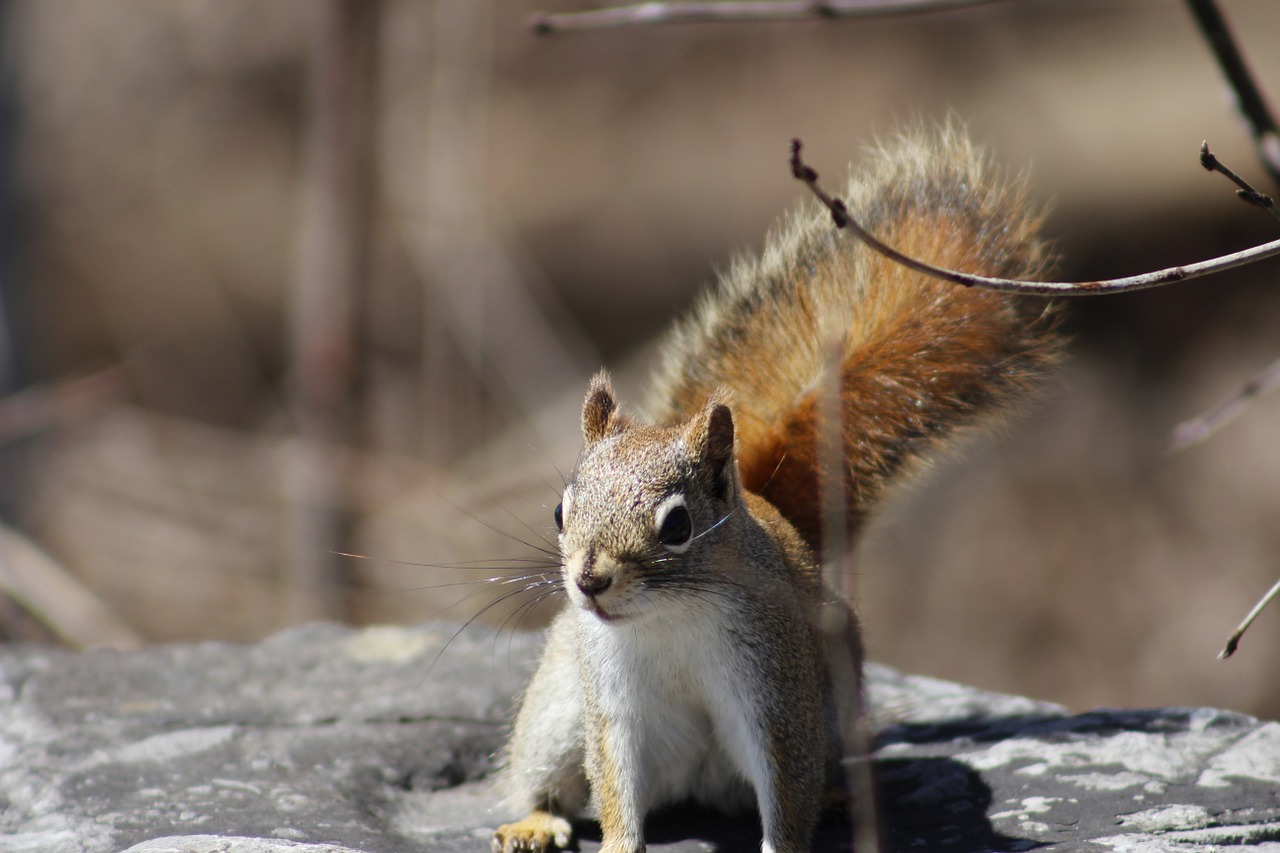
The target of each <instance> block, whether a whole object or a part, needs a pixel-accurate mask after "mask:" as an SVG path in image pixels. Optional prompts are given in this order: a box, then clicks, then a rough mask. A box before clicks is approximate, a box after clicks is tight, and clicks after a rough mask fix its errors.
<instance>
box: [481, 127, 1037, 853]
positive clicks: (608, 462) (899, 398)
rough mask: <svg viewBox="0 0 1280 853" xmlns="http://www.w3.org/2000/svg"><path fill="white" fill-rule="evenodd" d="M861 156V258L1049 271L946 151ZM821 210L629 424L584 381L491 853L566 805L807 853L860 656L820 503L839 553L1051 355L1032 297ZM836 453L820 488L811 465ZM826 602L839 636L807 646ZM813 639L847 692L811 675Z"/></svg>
mask: <svg viewBox="0 0 1280 853" xmlns="http://www.w3.org/2000/svg"><path fill="white" fill-rule="evenodd" d="M872 161H873V162H872V165H871V168H870V169H869V170H868V172H867V174H866V175H865V176H863V177H855V178H853V179H851V183H850V186H849V190H848V192H847V194H846V196H845V197H846V199H847V200H848V205H849V209H850V210H851V211H852V212H853V213H854V214H855V215H856V216H857V217H858V218H859V221H860V222H861V223H862V224H863V225H864V227H866V228H868V229H869V230H870V231H872V232H873V233H875V234H877V235H878V236H879V237H880V238H881V239H883V240H884V241H885V242H887V243H889V244H891V245H893V246H895V247H896V248H898V249H899V250H900V251H903V252H905V253H907V254H909V255H911V256H913V257H918V258H921V259H924V260H929V261H931V262H933V263H935V264H939V265H942V266H946V267H950V268H953V269H958V270H962V271H968V272H979V273H984V274H987V275H995V276H1002V277H1006V278H1024V279H1025V278H1031V277H1036V276H1039V275H1042V274H1044V273H1045V272H1046V271H1047V268H1048V264H1049V260H1050V255H1049V252H1048V251H1047V249H1046V247H1045V244H1044V243H1043V242H1042V240H1041V239H1040V238H1039V237H1038V230H1039V226H1040V223H1041V219H1042V216H1041V215H1040V214H1039V213H1038V212H1034V211H1031V210H1029V205H1028V203H1027V201H1026V198H1025V191H1024V189H1023V186H1022V184H1021V183H1019V182H1017V181H1011V180H1008V179H1006V178H1004V177H1003V176H1002V175H999V174H996V172H997V171H998V170H996V169H994V168H993V167H992V166H991V165H990V163H989V162H988V161H987V160H986V159H985V157H984V156H983V155H981V154H980V153H979V152H978V151H977V150H976V148H975V146H974V145H973V144H972V143H971V142H969V141H968V140H967V138H966V137H965V136H964V134H963V133H961V132H960V131H958V130H956V129H955V128H953V127H951V126H947V127H944V128H942V129H940V130H938V131H934V132H925V131H916V132H914V133H910V134H906V135H903V136H902V137H899V138H898V139H897V140H896V142H895V143H894V144H890V145H887V146H882V147H881V148H879V149H878V150H877V151H876V152H874V154H873V156H872ZM824 214H825V211H824V210H821V209H818V208H816V207H814V206H810V207H808V208H805V209H802V210H801V211H799V212H797V213H794V214H792V215H791V216H790V217H789V218H788V219H787V220H786V221H784V223H783V224H782V226H781V227H780V228H779V229H777V230H776V231H775V233H773V234H772V235H771V236H770V238H769V239H768V241H767V245H766V248H765V250H764V252H763V255H762V256H761V257H759V258H757V259H741V260H738V261H736V262H735V263H734V264H733V265H732V267H731V268H730V269H729V271H728V272H727V274H725V275H722V276H721V278H720V281H719V284H718V286H717V287H715V288H714V289H713V290H712V291H711V292H710V293H709V294H708V295H707V296H706V297H704V299H703V301H702V302H701V304H700V305H699V306H697V308H696V309H695V310H694V311H693V312H692V314H691V315H690V316H689V317H687V318H686V319H684V320H683V321H682V322H680V323H679V324H678V325H677V326H676V328H675V329H674V331H673V332H672V333H671V335H670V337H669V338H667V340H666V343H665V345H664V346H663V354H664V357H665V362H664V363H663V365H662V366H661V368H660V369H659V370H658V373H657V377H656V380H655V383H654V391H653V397H652V404H651V406H650V409H649V412H650V417H649V419H648V420H642V419H640V418H637V417H635V416H633V415H630V414H628V413H625V412H624V411H622V409H621V408H620V406H619V404H618V401H617V397H616V395H615V394H614V391H613V389H612V386H611V384H610V380H609V376H608V374H607V373H605V372H604V371H601V372H600V373H599V374H597V375H596V376H595V378H594V379H592V381H591V383H590V387H589V389H588V391H587V395H586V400H585V402H584V404H583V408H582V434H583V445H584V446H583V450H582V453H581V455H580V457H579V459H578V462H577V465H576V468H575V469H574V471H573V472H572V474H571V476H569V478H568V482H567V483H566V485H565V487H564V492H563V496H562V501H561V503H560V505H558V506H557V507H556V508H555V513H554V516H555V523H556V527H557V528H558V530H559V546H560V552H561V559H562V576H563V577H562V580H563V587H564V590H565V591H566V593H567V601H566V603H565V605H564V607H563V609H562V610H561V611H560V613H559V614H558V615H557V616H556V617H555V619H554V620H553V622H552V624H551V627H550V629H549V632H548V637H547V641H546V646H545V648H544V650H543V653H542V657H541V659H540V662H539V664H538V667H537V669H536V671H535V673H534V675H533V677H532V680H531V682H530V684H529V686H528V688H527V690H526V692H525V694H524V696H523V699H522V702H521V706H520V709H519V712H518V714H517V717H516V720H515V726H514V730H513V732H512V735H511V738H510V742H509V744H508V747H507V750H506V754H505V767H504V769H503V774H504V784H505V787H506V790H507V793H508V796H509V799H510V800H511V801H512V803H513V805H517V806H519V807H521V808H523V809H524V810H526V811H527V812H528V816H527V817H526V818H524V819H523V820H520V821H517V822H515V823H511V824H507V825H504V826H501V827H500V828H499V829H498V830H497V831H496V833H495V834H494V838H493V849H494V850H495V851H497V853H516V851H521V853H523V851H539V852H540V851H545V850H552V849H556V848H561V849H563V848H566V847H568V846H569V845H570V844H571V843H572V825H571V823H570V821H571V820H573V819H574V818H575V817H577V816H579V815H581V814H582V812H583V811H584V809H585V808H586V807H587V806H588V805H589V804H590V805H593V806H594V808H595V812H596V814H597V816H598V819H599V823H600V828H601V832H602V838H603V847H602V850H604V851H607V853H638V851H642V850H644V849H645V843H644V836H643V823H644V818H645V816H646V814H648V813H649V812H650V811H651V810H653V809H655V808H657V807H659V806H661V805H663V804H667V803H672V802H680V801H690V800H691V801H694V802H696V803H700V804H705V805H707V806H710V807H714V808H716V809H720V810H724V811H727V812H733V811H736V810H740V809H747V810H749V809H750V807H751V806H752V805H754V806H755V807H756V808H757V809H758V811H759V816H760V822H761V827H762V830H763V843H762V847H761V850H762V851H764V853H774V851H777V853H783V851H787V852H788V853H797V851H807V850H808V849H809V847H810V844H811V842H812V836H813V832H814V830H815V827H816V825H817V822H818V818H819V815H820V812H821V810H822V807H823V804H824V797H825V796H826V795H827V793H828V792H830V791H831V790H832V789H833V787H834V788H836V789H838V788H839V785H840V782H841V781H842V776H841V772H842V770H841V765H840V762H841V759H842V756H841V754H840V738H839V736H838V733H839V728H838V726H839V721H838V719H837V717H838V715H837V712H836V707H837V702H838V700H839V698H840V694H841V691H854V692H857V693H858V694H859V695H860V691H861V665H862V659H863V649H862V643H861V639H860V634H859V629H858V627H857V620H856V616H855V615H854V611H853V609H852V607H851V605H850V604H849V603H848V602H847V601H845V600H844V599H843V598H842V597H841V596H839V595H838V594H837V593H836V592H835V591H833V590H830V589H828V588H826V586H825V584H824V581H823V576H822V572H821V568H820V556H822V555H824V551H823V547H824V541H823V540H824V532H827V531H825V530H824V504H823V501H824V498H823V494H824V492H823V490H824V487H825V488H826V489H827V491H828V493H830V492H833V491H835V488H834V483H835V482H838V481H841V480H842V481H843V495H842V500H843V508H844V518H843V524H844V525H845V529H844V530H843V531H838V532H839V533H841V534H843V535H844V537H845V538H844V540H843V541H844V542H847V543H851V542H853V541H854V539H855V537H856V534H857V533H858V531H859V530H860V528H861V527H862V526H863V524H864V522H865V520H866V518H867V515H868V513H869V512H870V511H871V509H872V508H873V507H874V506H875V504H876V503H877V500H878V499H879V498H880V497H881V496H882V494H883V493H884V492H885V490H886V489H887V488H888V487H889V486H891V485H892V484H894V483H895V482H896V481H899V480H901V479H903V478H904V477H905V476H907V475H908V474H909V473H910V472H911V471H912V470H914V469H917V468H919V467H920V466H921V464H922V463H924V462H925V461H927V460H928V459H929V458H930V457H931V456H933V455H934V454H935V451H937V450H939V449H940V448H941V446H942V445H943V444H944V443H946V440H947V439H949V438H950V437H952V436H953V435H954V434H956V433H957V432H959V431H964V430H966V429H968V428H970V427H973V426H976V425H979V424H981V423H984V422H987V421H990V420H991V419H992V417H993V416H997V415H999V414H1001V413H1004V412H1006V411H1008V410H1009V409H1010V408H1011V407H1012V406H1013V404H1014V403H1016V402H1017V401H1018V400H1019V399H1020V398H1023V397H1025V396H1026V395H1027V392H1028V391H1029V390H1030V389H1031V387H1032V386H1033V385H1034V384H1035V382H1036V380H1037V379H1039V378H1040V377H1041V376H1042V375H1043V374H1045V373H1046V372H1047V371H1048V369H1049V368H1050V366H1051V365H1052V364H1053V363H1054V361H1055V360H1056V358H1057V355H1058V352H1059V349H1060V337H1059V335H1058V331H1057V323H1056V320H1055V312H1054V310H1053V308H1052V306H1051V305H1050V304H1049V303H1048V302H1047V301H1046V300H1044V299H1043V298H1036V297H1027V296H1015V295H1008V294H1003V293H996V292H992V291H984V290H976V289H970V288H965V287H960V286H957V285H954V284H949V283H945V282H940V281H937V280H934V279H931V278H928V277H926V276H923V275H920V274H918V273H915V272H913V271H911V270H909V269H907V268H905V267H902V266H900V265H898V264H896V263H894V262H893V261H890V260H888V259H886V258H884V257H882V256H881V255H879V254H877V253H875V252H874V251H872V250H870V249H869V248H867V247H865V246H864V245H862V244H861V243H859V242H857V241H856V240H854V239H853V238H852V237H850V236H849V235H844V234H840V233H839V232H838V231H836V230H835V228H834V227H833V226H832V224H831V220H830V218H829V217H827V216H825V215H824ZM837 388H838V398H835V396H834V395H835V394H836V393H837V392H836V391H835V390H834V389H837ZM824 394H825V395H826V397H828V398H832V400H831V401H826V402H824ZM837 403H838V405H836V404H837ZM829 412H835V413H836V414H837V415H838V418H839V421H838V423H839V429H838V432H835V431H832V430H831V428H829V427H826V426H824V424H823V419H824V418H827V419H828V420H834V419H833V418H830V417H829V415H828V413H829ZM828 432H829V433H830V434H831V435H832V436H833V438H831V439H827V438H825V436H826V435H827V433H828ZM836 440H841V441H842V442H843V459H842V460H841V461H842V462H843V465H842V466H832V465H826V466H824V465H822V464H821V462H822V460H823V459H827V458H830V456H831V453H829V452H828V453H824V450H826V449H827V448H828V447H830V448H834V447H835V441H836ZM824 442H825V443H824ZM833 467H835V468H843V473H842V474H841V472H840V471H838V470H837V471H831V470H830V469H831V468H833ZM824 468H825V469H826V470H824ZM825 526H826V527H827V528H829V527H830V522H829V521H828V522H827V523H826V525H825ZM828 544H829V543H828ZM824 606H827V607H831V606H834V607H838V608H841V609H842V610H843V611H844V613H843V615H844V617H845V618H846V620H847V626H848V627H847V630H845V631H844V632H842V633H836V634H832V633H831V632H824V630H823V629H822V627H821V625H820V621H819V619H820V611H821V608H823V607H824ZM832 642H837V643H843V644H845V645H846V646H847V650H848V653H849V655H851V656H852V659H853V661H854V664H855V671H856V673H857V677H856V678H855V679H854V683H852V684H849V683H843V684H842V683H840V680H839V679H838V678H837V677H836V676H835V675H834V674H833V672H834V671H833V670H831V669H829V667H828V661H829V660H830V659H831V656H830V654H829V652H828V648H829V647H828V645H827V644H829V643H832ZM846 681H847V679H846ZM858 707H860V705H859V706H858Z"/></svg>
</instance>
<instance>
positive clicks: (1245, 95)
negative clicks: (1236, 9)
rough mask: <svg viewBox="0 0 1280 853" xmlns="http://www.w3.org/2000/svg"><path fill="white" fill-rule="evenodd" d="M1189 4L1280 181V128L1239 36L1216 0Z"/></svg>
mask: <svg viewBox="0 0 1280 853" xmlns="http://www.w3.org/2000/svg"><path fill="white" fill-rule="evenodd" d="M1187 5H1188V6H1189V7H1191V14H1192V16H1193V17H1194V18H1195V19H1196V23H1197V24H1198V25H1199V26H1200V31H1201V32H1202V33H1203V34H1204V37H1205V39H1206V40H1207V41H1208V42H1209V46H1210V47H1212V48H1213V54H1214V56H1215V57H1217V60H1218V65H1219V66H1221V67H1222V73H1223V74H1224V75H1226V78H1227V82H1228V83H1230V84H1231V88H1232V90H1233V91H1234V92H1235V93H1236V99H1237V100H1238V101H1239V106H1240V112H1241V114H1242V115H1243V116H1244V118H1245V120H1246V121H1248V122H1249V128H1250V130H1251V131H1252V133H1253V143H1254V145H1255V146H1256V147H1257V149H1258V157H1259V158H1261V160H1262V164H1263V165H1264V166H1265V167H1266V168H1267V171H1268V172H1270V173H1271V179H1272V180H1274V181H1275V182H1276V183H1278V184H1280V128H1277V126H1276V119H1275V116H1274V115H1272V113H1271V109H1270V108H1269V107H1268V106H1267V102H1266V99H1265V98H1264V97H1263V96H1262V91H1261V90H1260V89H1259V88H1258V85H1257V84H1256V83H1255V82H1254V79H1253V73H1252V72H1251V71H1250V70H1249V66H1248V65H1247V64H1246V63H1245V61H1244V56H1243V54H1241V53H1240V49H1239V47H1237V45H1236V40H1235V37H1234V36H1233V35H1232V34H1231V30H1230V29H1229V28H1228V27H1227V22H1226V20H1225V19H1224V18H1223V17H1222V12H1221V11H1220V10H1219V9H1218V5H1217V4H1216V3H1215V2H1214V0H1187Z"/></svg>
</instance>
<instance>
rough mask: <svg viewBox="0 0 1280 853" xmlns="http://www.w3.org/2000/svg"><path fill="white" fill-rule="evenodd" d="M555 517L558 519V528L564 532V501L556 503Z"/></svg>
mask: <svg viewBox="0 0 1280 853" xmlns="http://www.w3.org/2000/svg"><path fill="white" fill-rule="evenodd" d="M555 519H556V530H559V531H560V532H561V533H564V503H563V502H561V503H558V504H556V511H555Z"/></svg>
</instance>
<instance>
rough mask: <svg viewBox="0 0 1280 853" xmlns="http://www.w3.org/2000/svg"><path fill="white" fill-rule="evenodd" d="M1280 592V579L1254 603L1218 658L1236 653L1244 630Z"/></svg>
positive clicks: (1247, 628) (1221, 658)
mask: <svg viewBox="0 0 1280 853" xmlns="http://www.w3.org/2000/svg"><path fill="white" fill-rule="evenodd" d="M1277 593H1280V581H1276V584H1275V586H1273V587H1271V589H1270V590H1269V591H1268V592H1267V594H1266V595H1264V596H1262V598H1261V599H1260V600H1259V601H1258V603H1257V604H1255V605H1253V609H1252V610H1250V611H1249V615H1248V616H1246V617H1244V621H1243V622H1241V623H1240V626H1239V627H1238V628H1236V630H1235V633H1233V634H1232V635H1231V639H1229V640H1227V645H1226V646H1225V647H1224V648H1223V649H1222V651H1221V652H1219V653H1218V660H1226V659H1227V658H1229V657H1231V656H1232V655H1233V654H1235V653H1236V646H1238V645H1240V638H1241V637H1243V636H1244V632H1245V631H1247V630H1249V626H1250V625H1252V624H1253V620H1254V619H1257V618H1258V614H1259V613H1261V612H1262V608H1264V607H1266V606H1267V605H1268V604H1270V603H1271V599H1273V598H1275V597H1276V594H1277Z"/></svg>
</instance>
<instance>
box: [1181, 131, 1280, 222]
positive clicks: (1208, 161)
mask: <svg viewBox="0 0 1280 853" xmlns="http://www.w3.org/2000/svg"><path fill="white" fill-rule="evenodd" d="M1200 165H1201V166H1204V167H1205V168H1206V169H1208V170H1209V171H1210V172H1217V173H1219V174H1221V175H1225V176H1226V177H1227V178H1228V179H1229V180H1230V181H1231V182H1232V183H1233V184H1235V185H1236V186H1238V187H1239V188H1240V189H1239V190H1238V191H1237V192H1236V195H1237V196H1239V197H1240V199H1241V200H1243V201H1247V202H1248V203H1249V204H1252V205H1254V206H1255V207H1260V208H1262V209H1263V210H1265V211H1266V212H1267V213H1270V214H1271V215H1272V216H1274V217H1275V218H1276V219H1280V207H1277V206H1276V202H1275V199H1273V198H1272V197H1271V196H1269V195H1267V194H1266V193H1261V192H1258V191H1257V190H1256V189H1254V188H1253V185H1252V184H1250V183H1249V182H1248V181H1246V180H1245V179H1244V178H1242V177H1240V176H1239V175H1237V174H1236V173H1235V172H1233V171H1232V170H1231V169H1229V168H1227V167H1226V166H1225V165H1224V164H1223V163H1222V161H1220V160H1219V159H1218V158H1217V157H1215V156H1214V155H1213V153H1212V152H1211V151H1210V150H1209V143H1208V142H1203V143H1201V144H1200Z"/></svg>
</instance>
